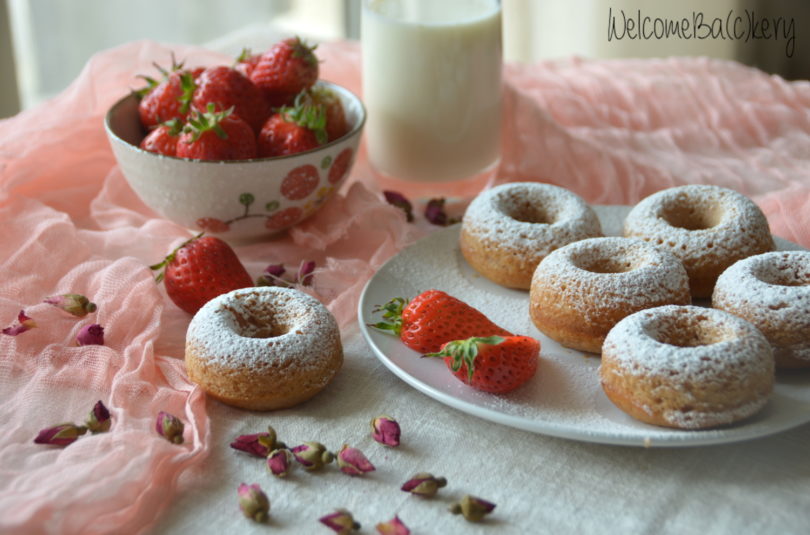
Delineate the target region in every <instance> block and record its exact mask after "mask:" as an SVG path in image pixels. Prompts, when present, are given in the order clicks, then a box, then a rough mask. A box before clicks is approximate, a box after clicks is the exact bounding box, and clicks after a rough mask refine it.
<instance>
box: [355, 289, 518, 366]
mask: <svg viewBox="0 0 810 535" xmlns="http://www.w3.org/2000/svg"><path fill="white" fill-rule="evenodd" d="M375 312H382V316H383V320H382V321H380V322H378V323H374V324H371V327H374V328H376V329H379V330H381V331H384V332H388V333H392V334H395V335H396V336H398V337H399V338H400V339H401V340H402V342H403V343H404V344H405V345H406V346H408V347H410V348H411V349H413V350H414V351H418V352H419V353H435V352H438V351H440V350H441V348H442V346H443V345H444V344H446V343H447V342H451V341H454V340H462V339H465V338H470V337H472V336H477V337H488V336H512V333H510V332H509V331H507V330H506V329H502V328H501V327H498V326H497V325H496V324H495V323H493V322H492V321H490V319H489V318H487V317H486V316H485V315H484V314H483V313H482V312H481V311H480V310H478V309H476V308H473V307H471V306H470V305H468V304H467V303H465V302H464V301H461V300H459V299H456V298H455V297H453V296H451V295H448V294H447V293H445V292H443V291H441V290H428V291H426V292H422V293H421V294H419V295H417V296H416V297H414V298H413V299H412V300H411V301H410V302H408V301H406V300H405V299H403V298H402V297H395V298H394V299H392V300H391V301H389V302H388V303H386V304H384V305H382V306H380V307H378V308H377V309H376V310H375Z"/></svg>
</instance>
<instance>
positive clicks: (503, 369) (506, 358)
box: [427, 336, 540, 394]
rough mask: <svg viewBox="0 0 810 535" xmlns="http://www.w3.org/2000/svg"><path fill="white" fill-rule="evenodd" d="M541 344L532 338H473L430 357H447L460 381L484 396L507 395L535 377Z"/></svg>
mask: <svg viewBox="0 0 810 535" xmlns="http://www.w3.org/2000/svg"><path fill="white" fill-rule="evenodd" d="M539 354H540V342H539V341H537V340H535V339H534V338H531V337H528V336H507V337H505V338H503V337H500V336H492V337H486V338H484V337H471V338H468V339H466V340H456V341H452V342H448V343H446V344H444V345H443V346H442V349H441V351H439V352H436V353H431V354H429V355H427V356H430V357H443V358H444V362H445V364H446V365H447V367H448V369H450V371H451V372H453V375H455V376H456V377H457V378H458V379H460V380H462V381H464V382H465V383H467V384H468V385H470V386H471V387H473V388H475V389H477V390H483V391H484V392H491V393H494V394H503V393H505V392H509V391H512V390H514V389H516V388H517V387H519V386H521V385H522V384H524V383H525V382H526V381H528V380H529V379H531V378H532V377H534V374H535V372H537V361H538V358H537V357H538V355H539Z"/></svg>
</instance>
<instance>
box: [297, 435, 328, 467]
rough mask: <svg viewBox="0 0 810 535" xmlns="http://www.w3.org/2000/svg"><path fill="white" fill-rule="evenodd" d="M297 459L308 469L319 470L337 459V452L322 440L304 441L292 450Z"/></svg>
mask: <svg viewBox="0 0 810 535" xmlns="http://www.w3.org/2000/svg"><path fill="white" fill-rule="evenodd" d="M290 452H291V453H292V454H293V457H295V460H296V461H298V462H299V463H300V464H302V465H303V466H304V468H306V469H307V470H318V469H319V468H323V466H324V465H326V464H329V463H331V462H332V461H334V460H335V454H334V453H332V452H331V451H327V450H326V446H324V445H323V444H321V443H320V442H304V443H303V444H301V445H300V446H296V447H294V448H292V449H291V450H290Z"/></svg>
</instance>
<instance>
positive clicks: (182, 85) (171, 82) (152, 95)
mask: <svg viewBox="0 0 810 535" xmlns="http://www.w3.org/2000/svg"><path fill="white" fill-rule="evenodd" d="M174 68H175V69H177V70H173V71H172V72H167V71H165V70H163V69H161V72H163V73H164V79H163V81H161V82H157V81H155V80H153V79H152V78H149V77H144V78H145V79H146V80H147V82H149V87H147V88H146V89H142V90H141V91H139V92H138V93H139V94H141V95H142V96H141V101H140V102H139V103H138V114H139V116H140V118H141V124H143V126H145V127H147V128H150V127H153V126H156V125H158V124H160V123H162V122H165V121H169V120H171V119H178V120H180V121H184V120H185V119H186V117H188V114H189V111H190V109H191V98H192V95H193V93H194V89H195V87H196V84H195V83H194V77H193V75H192V74H191V73H190V72H189V71H185V70H181V69H180V66H179V65H175V66H174Z"/></svg>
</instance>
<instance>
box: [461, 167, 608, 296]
mask: <svg viewBox="0 0 810 535" xmlns="http://www.w3.org/2000/svg"><path fill="white" fill-rule="evenodd" d="M601 235H602V227H601V225H600V224H599V218H598V217H597V216H596V213H595V212H594V211H593V210H592V209H591V207H590V206H588V205H587V204H586V203H585V201H583V200H582V199H581V198H580V197H579V196H577V195H576V194H574V193H572V192H570V191H568V190H566V189H564V188H561V187H558V186H552V185H549V184H541V183H539V182H514V183H510V184H502V185H500V186H496V187H494V188H492V189H489V190H486V191H484V192H483V193H481V194H479V195H478V196H477V197H476V198H475V199H473V201H472V203H470V206H469V207H468V208H467V210H466V212H465V213H464V217H463V219H462V223H461V236H460V238H459V242H460V246H461V253H462V254H463V255H464V258H465V259H466V260H467V262H468V263H469V264H470V266H472V268H473V269H475V270H476V271H477V272H478V273H480V274H482V275H483V276H485V277H486V278H488V279H489V280H491V281H493V282H495V283H497V284H500V285H502V286H506V287H509V288H519V289H523V290H528V289H529V286H531V281H532V274H533V273H534V268H536V267H537V264H538V263H540V261H541V260H542V259H543V258H544V257H545V256H546V255H548V254H549V253H550V252H551V251H553V250H555V249H557V248H559V247H562V246H563V245H567V244H569V243H571V242H575V241H577V240H581V239H584V238H592V237H596V236H601Z"/></svg>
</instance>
